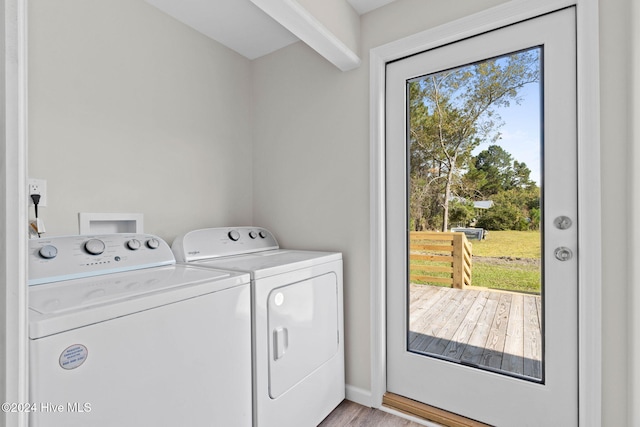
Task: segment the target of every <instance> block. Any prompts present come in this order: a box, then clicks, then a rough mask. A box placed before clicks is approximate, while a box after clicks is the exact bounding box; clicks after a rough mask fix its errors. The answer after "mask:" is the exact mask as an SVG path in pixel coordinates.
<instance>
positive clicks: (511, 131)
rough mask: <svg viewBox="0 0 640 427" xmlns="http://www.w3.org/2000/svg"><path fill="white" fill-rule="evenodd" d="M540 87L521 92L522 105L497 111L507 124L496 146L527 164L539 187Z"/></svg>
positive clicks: (528, 87)
mask: <svg viewBox="0 0 640 427" xmlns="http://www.w3.org/2000/svg"><path fill="white" fill-rule="evenodd" d="M539 91H540V84H539V83H530V84H528V85H526V86H525V87H524V89H523V90H522V92H521V94H522V98H523V100H522V102H521V103H520V105H516V104H515V103H511V106H510V107H509V108H500V109H497V110H496V111H497V112H498V113H499V114H500V116H501V117H502V120H503V122H504V125H503V126H502V127H501V128H500V134H501V139H500V140H498V141H497V144H498V145H500V146H501V147H502V148H504V149H505V151H507V152H508V153H509V154H511V156H512V157H513V158H514V160H517V161H519V162H525V163H526V164H527V167H528V168H529V169H530V170H531V179H532V180H533V181H535V182H536V183H538V185H540V156H541V145H540V126H541V123H540V92H539ZM489 145H490V144H489V143H484V144H480V146H479V147H477V148H476V149H475V150H474V151H473V154H474V155H477V154H478V153H479V152H481V151H482V150H485V149H487V147H488V146H489Z"/></svg>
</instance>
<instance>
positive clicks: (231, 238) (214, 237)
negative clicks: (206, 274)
mask: <svg viewBox="0 0 640 427" xmlns="http://www.w3.org/2000/svg"><path fill="white" fill-rule="evenodd" d="M278 248H279V246H278V242H277V241H276V239H275V237H273V234H271V232H270V231H269V230H267V229H264V228H260V227H219V228H203V229H200V230H193V231H190V232H188V233H186V234H183V235H182V236H178V237H177V238H176V240H174V241H173V245H172V246H171V250H173V254H174V255H175V257H176V260H177V261H179V262H189V261H197V260H201V259H208V258H217V257H222V256H230V255H241V254H249V253H252V252H261V251H268V250H273V249H278Z"/></svg>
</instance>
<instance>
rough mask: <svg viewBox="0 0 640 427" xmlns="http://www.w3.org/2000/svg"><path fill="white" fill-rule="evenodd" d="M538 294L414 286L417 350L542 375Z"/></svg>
mask: <svg viewBox="0 0 640 427" xmlns="http://www.w3.org/2000/svg"><path fill="white" fill-rule="evenodd" d="M540 319H541V301H540V297H539V296H536V295H525V294H518V293H511V292H496V291H490V290H477V289H465V290H461V289H452V288H444V287H436V286H429V285H414V284H412V285H411V298H410V316H409V324H410V331H411V332H410V333H409V342H410V344H409V347H410V349H411V350H412V351H416V352H419V353H427V354H432V355H437V356H438V357H442V358H444V359H447V360H451V361H454V362H458V363H463V364H466V365H471V366H478V367H484V368H487V369H489V370H493V371H499V372H506V373H510V374H516V375H519V376H524V377H528V378H533V379H538V380H539V379H541V378H542V337H541V321H540Z"/></svg>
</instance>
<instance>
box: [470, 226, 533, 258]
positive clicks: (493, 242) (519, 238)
mask: <svg viewBox="0 0 640 427" xmlns="http://www.w3.org/2000/svg"><path fill="white" fill-rule="evenodd" d="M471 243H472V245H473V254H474V255H476V256H483V257H506V256H509V257H513V258H531V259H540V232H539V231H490V232H489V235H488V237H487V239H486V240H471Z"/></svg>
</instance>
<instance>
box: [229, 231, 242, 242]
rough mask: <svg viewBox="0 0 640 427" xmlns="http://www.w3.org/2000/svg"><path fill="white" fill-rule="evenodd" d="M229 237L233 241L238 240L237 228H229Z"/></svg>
mask: <svg viewBox="0 0 640 427" xmlns="http://www.w3.org/2000/svg"><path fill="white" fill-rule="evenodd" d="M228 236H229V238H230V239H231V240H233V241H234V242H237V241H238V240H240V233H238V231H237V230H231V231H230V232H229V234H228Z"/></svg>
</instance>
